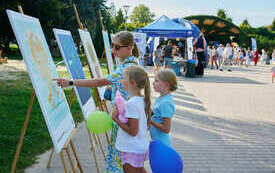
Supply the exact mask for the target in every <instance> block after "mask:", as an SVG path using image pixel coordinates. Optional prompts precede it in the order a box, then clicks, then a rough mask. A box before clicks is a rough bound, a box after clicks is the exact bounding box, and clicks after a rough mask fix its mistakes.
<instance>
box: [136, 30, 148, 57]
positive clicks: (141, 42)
mask: <svg viewBox="0 0 275 173" xmlns="http://www.w3.org/2000/svg"><path fill="white" fill-rule="evenodd" d="M132 34H133V35H134V39H135V42H136V44H137V47H138V51H139V56H140V57H144V55H145V51H146V46H147V44H146V34H144V33H138V32H132Z"/></svg>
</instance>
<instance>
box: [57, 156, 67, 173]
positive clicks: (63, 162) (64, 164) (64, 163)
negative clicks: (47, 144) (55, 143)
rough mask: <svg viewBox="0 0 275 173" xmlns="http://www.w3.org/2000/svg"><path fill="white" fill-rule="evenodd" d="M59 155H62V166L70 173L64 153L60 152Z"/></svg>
mask: <svg viewBox="0 0 275 173" xmlns="http://www.w3.org/2000/svg"><path fill="white" fill-rule="evenodd" d="M59 155H60V158H61V161H62V165H63V167H64V172H65V173H69V170H68V167H67V165H66V162H65V157H64V154H63V151H60V153H59Z"/></svg>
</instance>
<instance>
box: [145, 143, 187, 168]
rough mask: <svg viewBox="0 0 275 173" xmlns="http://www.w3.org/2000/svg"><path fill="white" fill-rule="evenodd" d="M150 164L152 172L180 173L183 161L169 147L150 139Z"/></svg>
mask: <svg viewBox="0 0 275 173" xmlns="http://www.w3.org/2000/svg"><path fill="white" fill-rule="evenodd" d="M149 159H150V166H151V169H152V171H153V173H182V172H183V161H182V159H181V157H180V155H179V154H178V153H177V152H176V151H175V150H174V149H173V148H171V147H169V146H167V145H165V144H163V143H162V142H160V141H152V142H151V143H150V147H149Z"/></svg>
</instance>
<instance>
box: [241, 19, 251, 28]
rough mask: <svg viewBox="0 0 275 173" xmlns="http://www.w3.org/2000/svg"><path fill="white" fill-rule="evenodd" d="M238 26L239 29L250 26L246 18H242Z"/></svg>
mask: <svg viewBox="0 0 275 173" xmlns="http://www.w3.org/2000/svg"><path fill="white" fill-rule="evenodd" d="M240 28H241V29H245V28H251V26H250V24H249V23H248V20H247V19H244V21H243V23H241V24H240Z"/></svg>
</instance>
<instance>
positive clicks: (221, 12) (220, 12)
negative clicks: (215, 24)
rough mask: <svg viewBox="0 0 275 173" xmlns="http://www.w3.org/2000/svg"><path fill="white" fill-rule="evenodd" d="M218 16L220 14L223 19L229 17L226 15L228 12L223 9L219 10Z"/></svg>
mask: <svg viewBox="0 0 275 173" xmlns="http://www.w3.org/2000/svg"><path fill="white" fill-rule="evenodd" d="M217 16H218V17H219V18H222V19H226V18H227V17H226V14H225V11H224V10H223V9H219V10H218V13H217Z"/></svg>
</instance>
